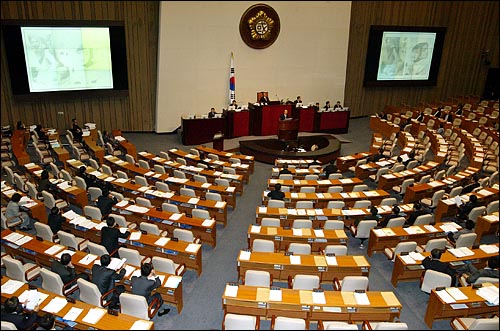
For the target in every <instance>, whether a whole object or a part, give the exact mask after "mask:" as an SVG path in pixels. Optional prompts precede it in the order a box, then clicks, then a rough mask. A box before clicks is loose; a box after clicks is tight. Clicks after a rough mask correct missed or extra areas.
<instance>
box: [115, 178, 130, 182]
mask: <svg viewBox="0 0 500 331" xmlns="http://www.w3.org/2000/svg"><path fill="white" fill-rule="evenodd" d="M115 182H117V183H126V182H128V179H125V178H117V179H116V180H115Z"/></svg>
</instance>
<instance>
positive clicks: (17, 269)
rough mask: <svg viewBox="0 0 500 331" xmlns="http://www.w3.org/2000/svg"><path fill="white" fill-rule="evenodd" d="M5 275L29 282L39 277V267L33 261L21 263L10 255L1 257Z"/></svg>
mask: <svg viewBox="0 0 500 331" xmlns="http://www.w3.org/2000/svg"><path fill="white" fill-rule="evenodd" d="M2 261H3V264H4V265H5V275H6V276H7V277H9V278H11V279H14V280H18V281H20V282H23V283H29V282H31V281H33V280H35V279H38V277H40V267H39V266H38V265H36V264H34V263H23V262H21V260H19V259H15V258H13V257H12V256H10V255H6V256H4V257H2Z"/></svg>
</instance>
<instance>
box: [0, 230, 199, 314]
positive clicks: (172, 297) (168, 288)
mask: <svg viewBox="0 0 500 331" xmlns="http://www.w3.org/2000/svg"><path fill="white" fill-rule="evenodd" d="M13 233H14V232H13V231H11V230H3V231H2V233H1V235H2V246H3V247H4V249H5V252H6V253H7V254H10V255H12V256H20V257H23V258H25V259H27V260H31V261H35V263H36V264H38V265H39V266H45V267H47V268H49V269H50V268H51V266H52V262H53V261H54V260H55V259H60V255H61V254H62V253H69V254H71V255H72V257H71V263H72V264H73V265H74V266H75V270H76V271H77V272H84V273H87V274H88V275H89V277H91V275H92V266H93V265H94V263H95V262H96V261H98V258H99V257H98V256H97V255H92V254H88V253H86V252H83V251H72V250H68V249H67V247H65V246H62V245H59V244H55V243H53V242H50V241H46V240H37V239H36V238H35V237H34V236H32V235H30V234H27V233H24V232H15V233H16V234H18V235H22V236H23V237H22V238H21V239H20V240H24V238H26V239H29V238H31V240H29V241H27V242H25V243H23V244H19V242H17V243H16V242H11V241H9V240H8V238H9V237H8V236H9V235H11V234H13ZM148 236H150V235H148ZM148 236H145V237H144V238H142V237H141V242H143V243H145V244H147V241H148V240H151V241H153V240H154V238H152V237H149V238H147V237H148ZM6 238H7V239H6ZM153 242H154V241H153ZM169 243H170V242H169ZM167 244H168V243H167ZM173 244H178V243H173ZM179 244H181V245H182V243H181V242H179ZM134 246H135V245H134ZM148 255H151V253H149V254H148ZM113 259H114V258H113ZM200 261H201V256H200ZM186 266H187V265H186ZM124 268H125V269H126V274H125V277H124V278H123V279H122V280H121V281H120V282H119V283H120V284H122V285H124V286H125V287H126V288H127V290H128V291H130V279H131V278H132V276H134V275H139V274H140V267H138V266H133V265H130V264H125V265H124ZM200 272H201V269H200ZM157 275H158V276H160V278H161V280H162V286H161V287H159V288H158V289H157V290H156V291H158V293H160V294H161V296H162V298H163V300H164V301H165V302H167V303H170V304H173V305H175V306H176V307H177V310H178V311H179V313H180V312H181V310H182V307H183V299H182V277H180V276H176V275H171V274H167V273H162V272H157ZM91 278H92V277H91ZM170 278H171V279H170ZM169 279H170V280H169Z"/></svg>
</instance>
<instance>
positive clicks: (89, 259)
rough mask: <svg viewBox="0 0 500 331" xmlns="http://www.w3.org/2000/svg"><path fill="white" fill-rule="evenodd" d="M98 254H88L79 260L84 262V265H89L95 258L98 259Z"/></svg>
mask: <svg viewBox="0 0 500 331" xmlns="http://www.w3.org/2000/svg"><path fill="white" fill-rule="evenodd" d="M97 258H98V256H97V255H94V254H87V255H86V256H85V257H84V258H83V259H81V260H80V261H79V263H81V264H84V265H89V264H90V262H93V261H94V260H95V259H97Z"/></svg>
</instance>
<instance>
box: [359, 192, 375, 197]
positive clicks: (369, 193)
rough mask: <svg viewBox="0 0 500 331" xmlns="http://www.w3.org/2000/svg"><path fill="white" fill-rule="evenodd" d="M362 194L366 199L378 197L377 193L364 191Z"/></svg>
mask: <svg viewBox="0 0 500 331" xmlns="http://www.w3.org/2000/svg"><path fill="white" fill-rule="evenodd" d="M356 193H357V192H356ZM364 193H365V195H366V196H367V197H378V196H379V195H380V194H378V192H377V191H364Z"/></svg>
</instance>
